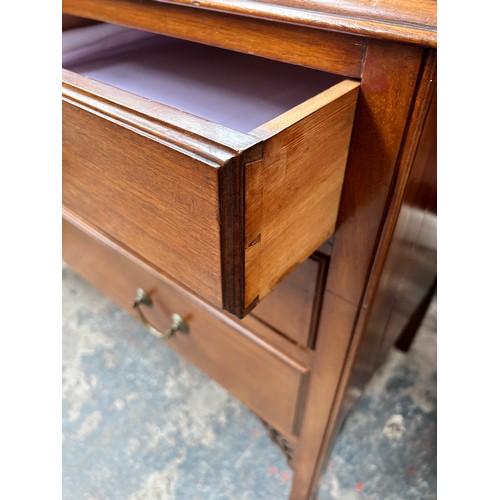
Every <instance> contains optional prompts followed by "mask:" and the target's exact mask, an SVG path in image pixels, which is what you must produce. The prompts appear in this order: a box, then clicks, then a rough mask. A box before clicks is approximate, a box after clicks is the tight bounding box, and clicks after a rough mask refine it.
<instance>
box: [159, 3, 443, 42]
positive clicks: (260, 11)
mask: <svg viewBox="0 0 500 500" xmlns="http://www.w3.org/2000/svg"><path fill="white" fill-rule="evenodd" d="M159 1H160V2H165V3H171V4H185V5H193V4H195V6H196V7H197V8H204V9H213V10H216V11H219V12H230V13H234V14H239V15H243V16H252V17H257V18H260V19H270V20H273V21H282V22H286V23H294V24H297V25H304V26H314V27H316V28H321V29H328V30H336V31H342V32H345V33H353V34H357V35H363V36H369V37H371V38H374V39H384V40H392V41H397V42H407V43H408V42H409V43H414V44H418V45H422V46H426V47H436V45H437V5H436V1H435V0H401V1H396V0H364V1H363V0H347V1H344V0H333V1H329V2H325V1H324V0H274V1H262V0H197V1H196V3H194V2H193V1H192V0H159Z"/></svg>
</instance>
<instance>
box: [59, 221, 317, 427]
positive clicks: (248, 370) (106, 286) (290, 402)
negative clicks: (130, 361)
mask: <svg viewBox="0 0 500 500" xmlns="http://www.w3.org/2000/svg"><path fill="white" fill-rule="evenodd" d="M75 222H76V219H73V224H72V223H70V222H69V221H68V220H63V257H64V259H65V260H66V262H68V264H70V265H71V266H72V268H73V269H75V270H76V271H77V272H78V273H80V274H81V275H82V276H85V279H87V280H88V281H89V282H90V283H92V284H93V285H94V286H96V287H97V288H98V289H100V290H101V291H102V292H104V293H105V294H106V295H108V296H109V297H110V298H112V299H113V300H114V301H115V302H116V303H117V304H118V305H120V306H121V307H123V308H124V309H125V310H127V311H129V312H131V313H132V310H131V308H130V303H131V301H132V300H133V298H134V294H135V288H136V287H142V288H144V289H145V290H146V291H148V293H150V295H151V297H152V299H153V307H151V308H144V313H145V314H146V315H147V318H148V320H149V321H150V322H151V323H152V324H154V325H155V327H157V328H158V329H160V330H166V329H167V328H168V327H169V326H170V316H171V314H172V313H174V312H176V313H178V314H180V315H181V316H182V317H183V318H184V319H185V321H186V322H187V324H188V325H189V333H188V334H180V333H178V334H176V335H175V336H174V337H172V338H171V339H170V340H169V341H168V346H169V347H170V348H172V349H174V350H176V351H177V352H179V353H180V354H182V355H183V356H184V357H185V358H186V359H188V360H189V361H191V362H192V363H194V364H195V365H196V366H198V367H199V368H200V369H201V370H203V371H205V372H206V373H207V374H208V375H209V376H210V377H211V378H213V379H214V380H215V381H217V382H218V383H220V384H221V385H222V386H223V387H225V388H226V389H228V390H229V391H230V392H231V393H232V394H233V395H235V396H236V397H237V398H238V399H240V400H241V401H243V402H244V403H245V404H246V405H247V406H248V407H249V408H250V409H252V410H253V411H254V412H255V413H257V414H258V415H259V416H260V417H261V418H263V419H264V420H265V421H266V422H269V423H270V425H271V426H272V427H274V428H276V429H278V430H279V431H280V432H282V433H284V434H285V435H286V436H294V435H296V434H297V432H298V429H299V428H300V417H301V413H302V404H299V402H300V401H301V399H302V393H303V392H304V391H306V390H307V379H308V372H309V370H308V368H307V366H304V365H303V364H302V363H300V362H299V361H297V360H296V359H294V358H292V357H288V356H287V355H286V354H284V353H282V352H280V351H278V350H276V349H275V348H273V347H271V346H269V345H268V344H267V343H266V342H264V341H263V340H262V339H261V338H259V337H256V336H255V335H254V334H253V333H252V332H251V331H249V330H247V329H245V328H243V327H242V326H241V325H240V324H239V323H238V322H235V321H233V320H231V319H230V318H229V317H228V316H226V315H223V314H221V313H219V312H218V311H216V310H214V309H212V308H210V307H208V306H206V305H205V304H204V303H203V302H202V301H199V300H197V299H196V298H195V297H193V296H191V295H189V294H188V293H187V292H185V291H184V290H183V289H182V288H179V287H177V286H176V285H175V284H173V283H171V282H169V281H167V280H165V279H163V278H162V277H161V276H159V275H158V274H157V273H155V271H154V270H153V269H151V268H149V267H148V266H146V265H144V264H143V263H141V261H139V260H137V259H135V258H134V257H133V256H132V255H130V254H127V252H125V251H124V250H123V249H122V248H119V247H117V246H116V245H114V244H113V243H112V242H111V241H109V240H107V239H106V238H105V237H103V236H102V235H100V234H98V233H97V232H95V231H93V230H92V229H91V228H90V227H88V226H86V225H85V224H80V225H79V226H76V225H74V223H75ZM147 334H148V333H147V331H146V330H145V335H147ZM161 342H162V341H161V340H158V344H159V348H161V347H160V343H161Z"/></svg>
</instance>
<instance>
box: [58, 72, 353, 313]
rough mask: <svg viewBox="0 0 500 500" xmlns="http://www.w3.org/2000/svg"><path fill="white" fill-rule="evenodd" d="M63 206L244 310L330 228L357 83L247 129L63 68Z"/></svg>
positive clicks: (212, 298) (191, 285) (178, 277)
mask: <svg viewBox="0 0 500 500" xmlns="http://www.w3.org/2000/svg"><path fill="white" fill-rule="evenodd" d="M63 79H64V84H63V99H64V104H63V204H64V209H65V210H67V211H68V212H69V213H72V214H75V215H77V216H78V217H81V218H83V219H84V220H86V221H87V222H88V223H89V224H90V225H92V226H93V227H94V228H96V229H98V230H99V231H100V232H103V233H104V234H106V235H107V236H109V237H110V239H112V240H113V241H115V242H117V243H118V244H120V245H121V246H122V247H123V248H124V249H125V250H126V251H128V252H130V253H132V254H135V255H137V256H140V257H141V258H142V259H143V260H144V261H146V262H148V263H149V264H150V265H151V266H152V267H154V268H155V269H157V270H159V271H160V272H162V273H163V274H165V275H166V276H168V277H169V278H173V279H174V280H175V281H177V282H179V283H181V284H183V285H184V286H185V287H187V288H188V289H190V290H191V291H193V292H195V293H196V294H197V295H199V296H201V297H203V298H204V299H206V300H208V301H209V302H211V303H212V304H214V305H216V306H217V307H222V308H224V309H226V310H228V311H229V312H231V313H233V314H235V315H237V316H239V317H242V316H244V315H245V314H246V313H247V312H248V311H249V310H251V309H252V308H253V307H254V306H255V304H257V303H258V302H259V301H261V300H262V299H263V298H264V297H265V296H266V295H268V294H269V293H270V291H271V290H272V289H273V288H274V287H275V286H276V285H277V284H278V283H279V282H280V281H281V280H282V279H283V277H284V276H286V275H288V274H289V273H290V272H291V270H292V269H293V268H294V267H296V266H297V265H299V264H300V263H301V262H303V261H304V260H305V259H306V258H307V257H308V256H309V255H310V254H311V253H312V252H313V251H314V250H315V249H316V248H317V247H318V246H319V245H320V244H321V243H322V242H324V241H325V240H326V239H327V238H328V237H329V236H330V235H331V234H332V232H333V231H334V229H335V222H336V216H337V209H338V204H339V200H340V193H341V188H342V183H343V176H344V169H345V164H346V160H347V152H348V146H349V139H350V133H351V128H352V123H353V117H354V110H355V106H356V99H357V91H358V83H357V82H353V81H349V80H344V81H341V82H340V83H338V84H336V85H334V86H333V87H331V88H329V89H328V90H326V91H324V92H322V93H320V94H319V95H317V96H315V97H313V98H311V99H309V100H307V101H306V102H304V103H302V104H299V105H298V106H295V107H294V108H292V109H291V110H290V111H287V112H285V113H284V114H282V115H280V116H279V117H277V118H275V119H272V120H271V121H269V122H267V123H265V124H264V125H262V126H260V127H258V128H256V129H254V130H252V131H251V132H249V133H242V132H237V131H235V130H232V129H229V128H227V127H225V126H223V125H220V124H217V123H213V122H210V121H208V120H205V119H202V118H199V117H196V116H193V115H189V114H188V113H185V112H183V111H179V110H176V109H174V108H171V107H169V106H167V105H164V104H159V103H157V102H154V101H151V100H149V99H146V98H144V97H141V96H139V95H135V94H132V93H130V92H127V91H125V90H120V89H118V88H115V87H112V86H110V85H107V84H105V83H102V82H98V81H96V80H92V79H90V78H86V77H84V76H81V75H78V74H76V73H73V72H71V71H67V70H64V72H63Z"/></svg>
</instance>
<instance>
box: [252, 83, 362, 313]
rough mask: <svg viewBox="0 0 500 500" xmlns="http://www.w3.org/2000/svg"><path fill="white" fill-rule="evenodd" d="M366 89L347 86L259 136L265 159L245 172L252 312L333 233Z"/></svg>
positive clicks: (271, 125) (259, 132)
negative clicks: (359, 106)
mask: <svg viewBox="0 0 500 500" xmlns="http://www.w3.org/2000/svg"><path fill="white" fill-rule="evenodd" d="M358 88H359V84H358V83H356V82H353V81H349V80H345V81H344V82H342V83H340V84H338V85H336V86H335V87H332V88H331V89H328V90H327V91H325V92H323V93H322V94H319V95H318V96H316V97H314V98H312V99H309V100H308V101H306V102H304V103H303V104H301V105H299V106H297V107H296V108H293V109H292V110H290V111H289V112H288V113H285V114H284V115H282V116H281V117H279V118H277V119H275V120H272V121H271V122H269V123H267V124H265V125H263V126H262V127H259V128H258V129H256V130H254V131H252V132H251V134H253V135H255V136H257V137H259V138H261V139H262V140H264V155H263V158H262V160H260V161H258V162H254V163H249V164H248V165H247V168H246V171H245V175H246V186H247V189H246V192H245V196H246V200H245V201H246V205H245V222H246V227H245V230H246V234H245V277H246V281H245V285H246V289H245V303H246V305H247V306H249V305H250V304H252V303H254V302H255V300H256V298H258V300H262V299H263V298H264V297H265V296H266V295H267V294H268V293H269V292H270V291H271V290H272V289H273V288H274V287H275V286H276V284H277V283H278V282H279V281H281V280H282V279H283V278H284V277H285V276H287V275H288V274H289V273H290V272H291V271H292V270H293V269H294V268H295V267H296V266H297V265H299V264H300V263H302V262H303V261H304V260H305V259H306V258H307V257H308V256H309V255H310V254H311V253H313V252H314V250H315V249H316V248H318V246H320V245H321V244H322V243H323V242H325V241H326V240H327V239H328V237H329V236H330V235H331V234H332V233H333V231H334V229H335V223H336V220H337V212H338V206H339V202H340V195H341V191H342V185H343V180H344V172H345V166H346V162H347V155H348V151H349V143H350V138H351V131H352V125H353V121H354V113H355V109H356V103H357V95H358Z"/></svg>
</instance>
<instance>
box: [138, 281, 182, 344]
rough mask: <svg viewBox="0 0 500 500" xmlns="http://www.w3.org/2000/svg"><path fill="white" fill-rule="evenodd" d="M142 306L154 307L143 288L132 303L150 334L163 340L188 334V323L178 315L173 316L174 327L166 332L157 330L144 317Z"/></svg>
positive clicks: (139, 289)
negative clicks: (176, 335) (179, 334)
mask: <svg viewBox="0 0 500 500" xmlns="http://www.w3.org/2000/svg"><path fill="white" fill-rule="evenodd" d="M141 304H143V305H145V306H148V307H151V306H152V305H153V301H152V300H151V297H150V296H149V294H148V293H147V292H146V291H145V290H143V289H142V288H137V290H136V291H135V299H134V302H132V307H133V308H134V309H136V310H137V312H138V314H139V316H140V318H141V320H142V322H143V323H144V325H145V326H146V327H147V329H148V330H149V332H150V333H152V334H153V335H154V336H155V337H159V338H161V339H169V338H170V337H172V335H174V334H175V333H176V332H182V333H188V331H189V329H188V326H187V324H186V322H185V321H184V320H183V319H182V316H180V315H179V314H177V313H174V314H172V316H171V318H172V326H171V327H170V328H168V329H167V330H166V331H165V332H163V333H162V332H160V330H158V329H156V328H155V327H154V326H153V325H152V324H151V323H150V322H149V321H148V320H147V318H146V316H144V313H143V312H142V310H141V308H140V306H141Z"/></svg>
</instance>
